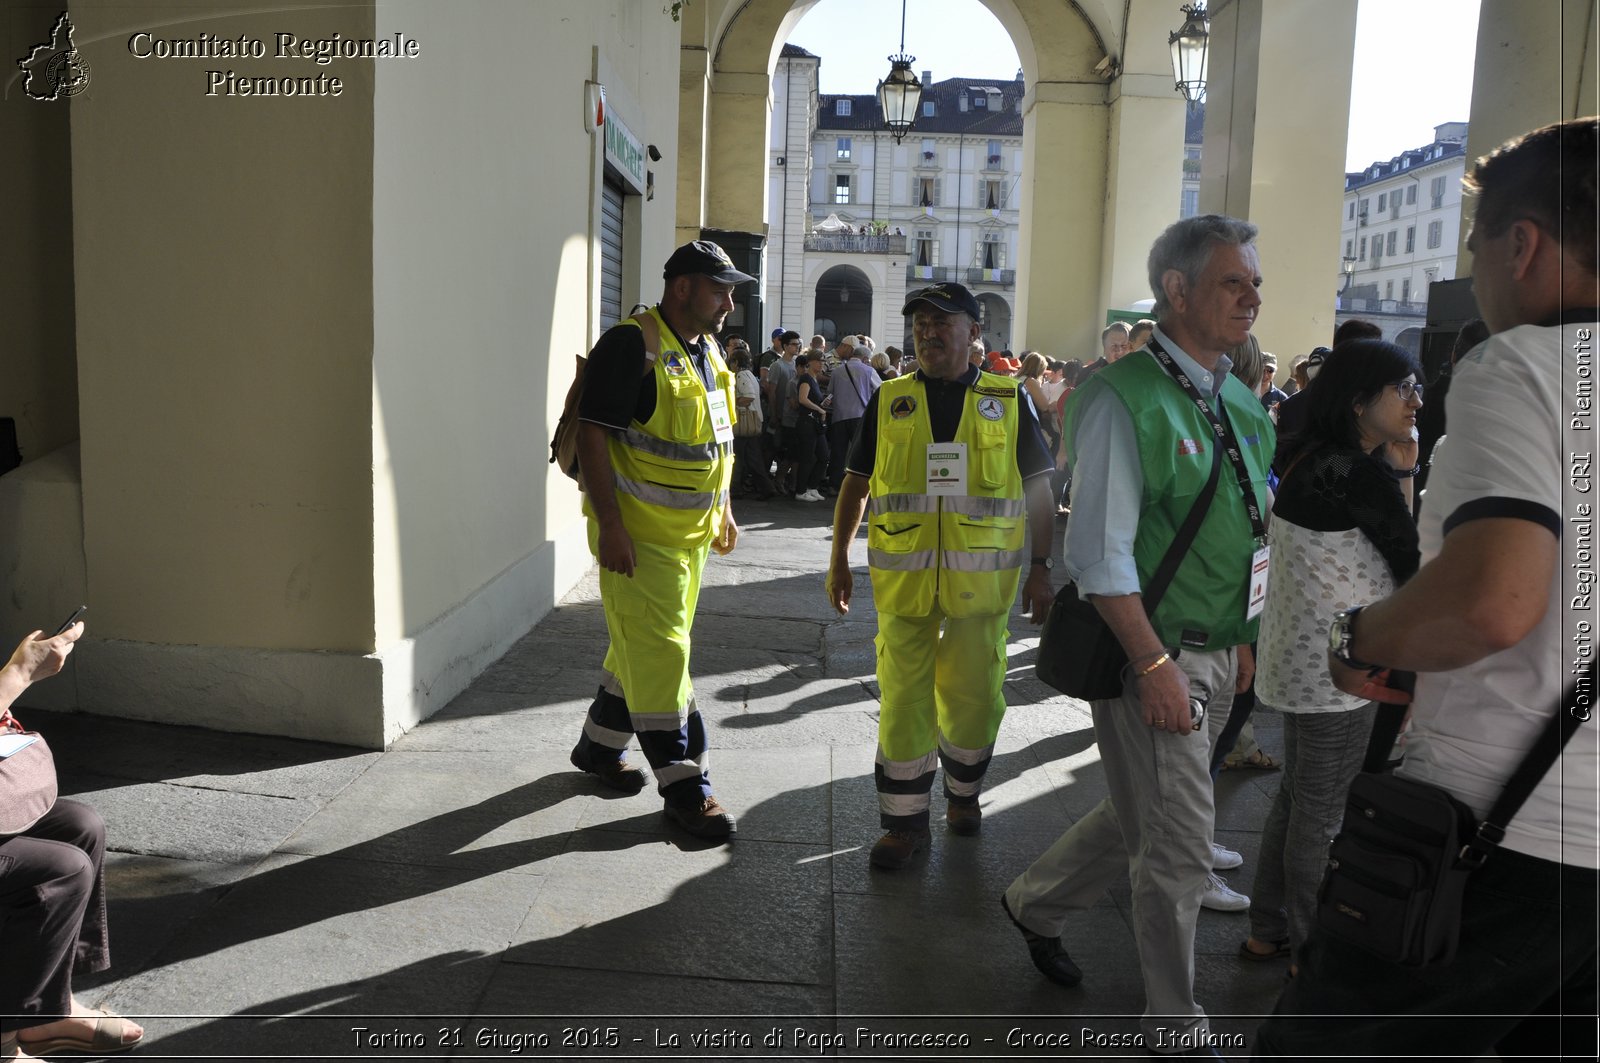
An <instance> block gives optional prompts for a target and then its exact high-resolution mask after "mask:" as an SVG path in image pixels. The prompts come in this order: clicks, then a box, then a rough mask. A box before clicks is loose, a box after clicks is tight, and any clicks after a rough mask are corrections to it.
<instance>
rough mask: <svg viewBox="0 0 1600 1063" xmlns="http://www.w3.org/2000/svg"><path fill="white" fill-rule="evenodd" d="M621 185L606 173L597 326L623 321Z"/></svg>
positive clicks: (602, 198) (603, 192)
mask: <svg viewBox="0 0 1600 1063" xmlns="http://www.w3.org/2000/svg"><path fill="white" fill-rule="evenodd" d="M622 311H623V307H622V185H621V184H620V183H617V182H615V181H612V180H611V179H610V177H609V176H608V177H607V178H606V181H605V183H604V184H603V185H602V186H601V191H600V327H601V328H610V327H611V326H612V325H614V324H616V323H617V322H618V321H620V320H622Z"/></svg>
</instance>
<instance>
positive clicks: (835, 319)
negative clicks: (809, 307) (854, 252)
mask: <svg viewBox="0 0 1600 1063" xmlns="http://www.w3.org/2000/svg"><path fill="white" fill-rule="evenodd" d="M814 295H815V305H816V311H815V315H816V321H815V322H814V323H813V325H812V327H813V328H814V329H815V330H816V331H817V332H820V333H821V334H822V335H823V336H825V337H826V338H827V340H828V342H829V343H830V344H831V343H836V342H837V341H838V339H839V337H840V336H859V335H861V334H862V333H870V332H871V331H872V281H871V279H870V278H868V276H867V275H866V274H865V273H863V272H861V270H859V269H857V268H856V267H854V266H834V267H833V268H831V269H829V270H828V271H827V272H825V273H824V274H823V275H822V276H821V277H819V278H817V286H816V290H815V292H814ZM829 328H831V329H832V332H831V333H830V332H829V331H828V330H829Z"/></svg>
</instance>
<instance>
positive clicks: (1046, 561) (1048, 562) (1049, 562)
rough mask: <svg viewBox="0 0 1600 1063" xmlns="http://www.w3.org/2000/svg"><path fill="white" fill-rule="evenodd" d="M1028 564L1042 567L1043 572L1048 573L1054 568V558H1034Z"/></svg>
mask: <svg viewBox="0 0 1600 1063" xmlns="http://www.w3.org/2000/svg"><path fill="white" fill-rule="evenodd" d="M1028 564H1030V565H1043V566H1044V570H1045V571H1046V572H1049V571H1050V570H1051V569H1053V568H1055V567H1056V562H1055V558H1053V557H1036V558H1034V559H1033V560H1031V561H1029V562H1028Z"/></svg>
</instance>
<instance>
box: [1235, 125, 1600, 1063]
mask: <svg viewBox="0 0 1600 1063" xmlns="http://www.w3.org/2000/svg"><path fill="white" fill-rule="evenodd" d="M1597 134H1600V119H1595V118H1585V119H1580V120H1577V121H1572V122H1565V123H1560V124H1557V125H1552V126H1546V127H1544V128H1543V129H1539V130H1535V131H1534V132H1531V133H1528V134H1527V135H1525V136H1523V137H1520V138H1518V139H1516V140H1514V141H1511V142H1510V143H1508V144H1506V145H1505V146H1503V147H1502V148H1500V149H1499V150H1497V151H1495V152H1493V153H1491V154H1489V155H1487V156H1485V157H1484V158H1482V159H1480V160H1478V163H1477V165H1476V167H1475V168H1474V170H1473V171H1472V173H1471V174H1469V175H1468V176H1467V178H1466V179H1465V183H1466V185H1467V188H1468V189H1469V191H1475V192H1476V193H1477V196H1478V208H1477V212H1476V216H1475V220H1474V225H1473V231H1472V235H1471V238H1470V239H1469V240H1468V243H1467V246H1468V249H1469V250H1471V251H1472V253H1473V262H1472V278H1473V289H1474V294H1475V295H1476V297H1477V300H1478V307H1479V310H1480V311H1481V313H1482V315H1483V318H1484V320H1485V321H1486V322H1487V323H1488V325H1489V329H1490V333H1491V335H1490V338H1489V339H1488V340H1487V341H1486V342H1484V343H1483V344H1480V345H1479V346H1478V347H1476V348H1474V349H1473V350H1472V351H1471V352H1470V353H1469V354H1467V355H1466V356H1465V357H1463V358H1462V360H1461V362H1460V364H1459V365H1458V366H1457V367H1456V374H1455V380H1454V382H1453V384H1452V385H1451V389H1450V397H1449V411H1448V412H1449V423H1450V436H1449V438H1448V439H1447V440H1445V441H1443V442H1441V444H1440V445H1439V448H1438V450H1437V451H1436V457H1435V460H1434V465H1433V473H1432V478H1431V480H1430V482H1429V487H1428V504H1427V506H1426V507H1425V508H1424V510H1423V517H1422V522H1421V526H1420V528H1419V532H1420V536H1421V546H1422V559H1423V562H1424V563H1423V566H1422V568H1421V570H1420V571H1418V573H1417V575H1416V576H1415V577H1413V578H1412V579H1411V581H1410V582H1409V583H1407V584H1406V585H1405V586H1404V587H1402V588H1401V589H1400V590H1398V591H1397V592H1395V593H1394V594H1393V595H1391V596H1390V597H1388V598H1386V599H1384V600H1383V601H1380V602H1377V603H1374V604H1372V605H1370V606H1368V607H1366V608H1364V609H1358V610H1350V611H1348V612H1346V613H1343V614H1340V617H1339V618H1338V619H1336V620H1335V622H1334V639H1335V647H1334V652H1333V655H1332V657H1331V658H1330V668H1331V669H1332V670H1333V674H1334V679H1335V682H1337V683H1338V684H1339V685H1340V686H1341V687H1342V688H1343V689H1345V690H1347V691H1349V692H1350V693H1353V694H1363V695H1365V696H1368V697H1373V698H1375V699H1377V700H1385V701H1403V700H1404V698H1403V696H1397V694H1398V692H1396V691H1392V690H1390V689H1389V688H1387V687H1386V686H1382V685H1381V683H1382V679H1381V676H1379V677H1378V678H1374V672H1373V669H1374V668H1377V667H1384V668H1394V669H1404V670H1408V671H1415V672H1417V673H1419V674H1418V677H1417V685H1416V696H1415V700H1414V701H1413V703H1412V722H1411V729H1410V731H1409V732H1408V738H1407V744H1406V757H1405V762H1404V764H1403V765H1402V766H1401V768H1400V769H1399V772H1398V773H1399V774H1400V775H1401V776H1402V777H1405V778H1410V779H1415V780H1418V781H1420V782H1425V783H1429V784H1432V785H1434V786H1438V787H1441V788H1443V789H1445V790H1447V791H1449V792H1450V793H1451V794H1453V795H1454V796H1455V797H1456V798H1457V799H1459V800H1461V801H1463V802H1465V803H1466V804H1467V805H1469V806H1470V807H1471V808H1472V810H1473V812H1474V814H1475V815H1477V816H1479V817H1482V816H1484V815H1485V814H1486V813H1487V812H1488V810H1489V808H1490V806H1491V805H1492V804H1493V803H1494V801H1495V799H1496V798H1497V797H1498V796H1499V794H1500V792H1501V791H1502V790H1503V789H1504V787H1505V784H1506V781H1507V779H1508V778H1509V777H1510V775H1511V774H1512V772H1513V771H1515V769H1516V767H1517V765H1518V764H1520V763H1521V761H1522V759H1523V757H1524V756H1525V755H1526V753H1527V752H1528V750H1529V748H1530V747H1531V746H1532V745H1533V744H1534V741H1535V740H1536V738H1537V737H1538V736H1539V735H1540V734H1542V733H1543V732H1544V730H1545V728H1546V726H1547V725H1548V723H1549V721H1550V717H1551V716H1552V714H1553V713H1555V712H1558V711H1562V710H1561V701H1562V695H1563V691H1564V688H1565V687H1566V686H1567V684H1569V683H1571V682H1572V678H1573V675H1574V674H1575V673H1576V672H1577V671H1581V670H1582V668H1583V666H1584V665H1585V664H1587V663H1588V662H1589V660H1590V658H1591V657H1592V656H1593V650H1592V647H1593V635H1594V630H1595V625H1596V622H1597V619H1596V612H1595V608H1594V599H1593V595H1594V590H1595V586H1594V570H1595V564H1594V545H1593V544H1594V535H1593V528H1594V506H1595V502H1596V495H1595V491H1594V488H1593V483H1594V480H1593V475H1592V473H1591V471H1590V468H1589V466H1590V462H1591V459H1592V455H1593V453H1594V449H1595V444H1594V442H1593V440H1594V424H1595V416H1594V412H1593V407H1592V405H1591V403H1592V395H1593V391H1592V381H1593V365H1594V345H1595V339H1596V334H1597V333H1600V320H1597V319H1600V310H1597V309H1596V307H1597V306H1600V279H1597V274H1600V267H1597V265H1596V225H1597V213H1596V191H1595V183H1596V170H1597V164H1596V158H1597V152H1600V135H1597ZM1589 693H1590V699H1589V700H1590V702H1592V693H1593V692H1592V690H1591V691H1590V692H1589ZM1588 703H1589V702H1585V704H1588ZM1579 711H1581V712H1582V713H1583V715H1582V716H1580V717H1579V718H1580V719H1581V720H1582V722H1581V723H1580V725H1579V726H1578V729H1577V731H1576V733H1575V734H1574V735H1573V737H1572V739H1571V740H1570V741H1569V742H1568V743H1567V745H1566V747H1565V749H1564V750H1563V753H1562V756H1561V757H1560V759H1559V760H1558V761H1557V762H1556V764H1555V765H1554V766H1553V767H1551V769H1550V770H1549V772H1548V773H1546V775H1545V776H1544V778H1543V779H1542V780H1541V781H1540V783H1539V785H1538V787H1537V788H1536V789H1535V790H1534V791H1533V794H1532V795H1531V796H1530V797H1529V798H1528V800H1527V803H1526V804H1524V805H1523V806H1522V808H1521V810H1520V811H1519V812H1518V813H1517V814H1516V815H1515V816H1514V817H1513V818H1512V820H1511V822H1510V824H1509V825H1508V826H1507V829H1506V836H1505V840H1504V841H1503V842H1502V843H1501V845H1500V846H1499V848H1497V849H1496V850H1495V851H1494V852H1493V853H1492V855H1490V856H1489V858H1488V860H1487V862H1486V863H1485V864H1484V866H1483V867H1481V868H1479V869H1478V870H1476V871H1474V872H1473V873H1472V875H1471V877H1470V878H1469V879H1468V885H1467V892H1466V899H1465V902H1464V905H1463V909H1464V915H1463V919H1462V929H1461V944H1460V950H1459V952H1458V954H1457V955H1456V957H1455V958H1454V959H1453V960H1451V961H1450V962H1448V963H1440V964H1436V965H1433V966H1429V967H1424V968H1420V969H1419V968H1415V967H1398V966H1394V965H1391V964H1389V963H1387V962H1385V961H1383V960H1380V959H1377V958H1376V957H1374V956H1372V955H1370V954H1368V953H1366V952H1364V951H1361V950H1359V949H1356V948H1354V947H1352V946H1350V945H1347V944H1345V943H1344V942H1343V941H1341V940H1338V939H1334V938H1331V937H1330V936H1329V935H1327V934H1320V935H1316V936H1314V937H1313V938H1312V941H1311V943H1310V945H1309V947H1308V949H1307V955H1306V962H1305V963H1304V964H1302V967H1301V971H1300V975H1299V977H1298V978H1296V979H1294V980H1292V981H1291V982H1290V983H1289V985H1288V987H1287V988H1286V989H1285V991H1284V995H1283V997H1282V999H1281V1000H1280V1001H1279V1002H1278V1008H1277V1013H1276V1014H1275V1015H1274V1016H1273V1017H1272V1018H1270V1019H1269V1020H1268V1021H1267V1022H1266V1023H1264V1024H1263V1025H1262V1027H1261V1029H1260V1031H1259V1034H1258V1041H1257V1044H1256V1053H1257V1054H1258V1055H1282V1056H1287V1057H1298V1058H1305V1057H1309V1056H1311V1055H1316V1054H1319V1053H1321V1052H1323V1051H1325V1050H1326V1048H1327V1046H1328V1045H1329V1044H1337V1046H1338V1048H1339V1051H1340V1054H1341V1055H1344V1056H1349V1057H1355V1058H1360V1057H1367V1056H1374V1057H1380V1058H1408V1057H1412V1056H1415V1055H1427V1056H1430V1057H1432V1056H1436V1055H1437V1056H1447V1057H1450V1058H1466V1059H1471V1058H1476V1057H1479V1056H1484V1055H1488V1054H1489V1053H1490V1052H1491V1051H1493V1052H1497V1053H1498V1054H1499V1057H1500V1058H1506V1059H1510V1058H1526V1057H1530V1056H1537V1057H1559V1056H1563V1055H1570V1056H1572V1057H1573V1058H1589V1059H1593V1058H1595V1048H1596V1046H1595V1015H1596V989H1595V985H1596V979H1595V963H1596V933H1597V926H1596V888H1597V885H1600V871H1597V869H1600V844H1597V835H1600V824H1597V817H1596V808H1597V800H1600V783H1597V766H1600V741H1597V737H1596V736H1597V733H1600V731H1597V724H1596V723H1595V722H1593V721H1590V720H1588V719H1587V714H1588V710H1587V708H1581V709H1580V710H1579ZM1355 1016H1359V1020H1358V1021H1355V1022H1352V1021H1350V1020H1351V1018H1352V1017H1355Z"/></svg>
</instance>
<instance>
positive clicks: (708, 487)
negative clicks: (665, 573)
mask: <svg viewBox="0 0 1600 1063" xmlns="http://www.w3.org/2000/svg"><path fill="white" fill-rule="evenodd" d="M647 313H648V314H649V315H650V316H651V317H652V318H654V319H655V324H656V331H657V332H658V334H659V336H660V343H659V346H660V348H661V350H660V351H659V352H658V353H659V357H657V358H656V360H655V365H654V367H653V374H652V375H653V379H654V381H655V389H656V408H655V412H654V413H652V414H651V415H650V419H649V420H648V421H646V422H644V423H642V424H641V423H640V422H638V421H633V422H632V423H630V424H629V425H628V427H627V428H626V429H624V430H621V431H616V430H613V431H612V432H611V433H610V434H609V437H608V439H607V441H606V449H607V451H608V452H609V454H610V457H611V475H612V479H613V481H614V482H615V484H616V493H617V506H618V508H619V509H620V510H621V512H622V523H623V525H624V526H625V527H626V528H627V529H628V534H629V535H630V536H632V537H633V538H634V539H637V540H639V541H641V542H647V543H655V544H657V545H658V546H672V547H678V548H680V549H686V550H692V549H696V548H698V547H700V546H703V545H704V544H706V543H707V542H710V541H711V540H712V539H714V538H716V536H717V534H718V532H720V531H721V529H722V513H723V510H724V509H726V508H727V505H728V487H729V484H730V482H731V481H732V479H733V448H732V445H731V444H728V443H718V442H717V441H716V435H715V433H714V432H713V431H712V427H711V410H710V406H709V404H708V402H707V392H706V388H705V385H704V384H703V383H702V382H701V380H700V374H699V373H697V372H695V368H694V363H693V361H691V360H690V357H689V354H688V352H687V351H685V350H684V349H683V347H682V345H681V344H680V343H679V342H678V337H677V335H676V334H675V333H674V332H673V331H672V329H670V328H668V327H667V324H666V322H665V321H664V320H663V319H662V317H661V314H660V312H659V311H658V310H657V309H656V308H654V307H652V308H651V309H650V310H649V311H647ZM625 323H626V324H632V325H633V326H634V327H636V328H637V327H639V325H638V321H636V320H633V319H629V321H627V322H625ZM648 334H649V333H648V330H647V331H646V335H648ZM705 339H706V359H707V361H708V362H710V365H711V371H712V374H713V376H712V379H713V380H715V381H716V386H717V388H718V389H719V390H720V391H722V392H723V394H724V395H725V396H726V399H727V403H728V411H729V416H732V414H733V411H734V410H735V409H736V407H735V405H734V394H733V373H732V372H730V371H729V369H728V366H727V363H725V362H724V361H723V360H722V352H721V349H720V348H719V347H718V346H717V343H716V341H715V340H713V339H712V338H711V337H710V336H707V337H706V338H705ZM583 507H584V512H585V513H586V514H588V515H589V516H590V517H593V516H594V511H593V509H592V508H591V507H590V505H589V498H588V495H585V496H584V503H583Z"/></svg>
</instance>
